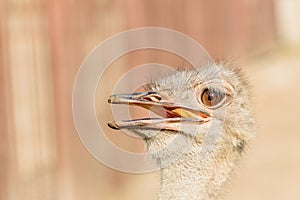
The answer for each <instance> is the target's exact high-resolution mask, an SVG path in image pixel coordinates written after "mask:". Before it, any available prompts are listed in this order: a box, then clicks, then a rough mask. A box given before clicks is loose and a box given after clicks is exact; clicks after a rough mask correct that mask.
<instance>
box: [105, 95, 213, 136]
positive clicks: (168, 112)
mask: <svg viewBox="0 0 300 200" xmlns="http://www.w3.org/2000/svg"><path fill="white" fill-rule="evenodd" d="M108 103H111V104H128V105H136V106H140V107H143V108H146V109H148V110H151V111H152V112H154V113H156V114H158V115H159V116H161V118H142V119H133V120H122V121H113V122H109V123H108V126H109V127H110V128H112V129H117V130H120V129H126V128H127V129H129V128H136V127H139V128H147V129H159V130H170V131H178V130H179V128H180V125H181V124H183V123H184V124H188V123H189V124H203V123H205V122H207V121H209V120H210V118H211V117H210V114H209V113H208V112H206V111H200V110H196V109H193V108H190V107H184V106H182V105H179V104H176V103H174V102H170V101H168V100H167V99H166V98H164V96H163V95H161V94H160V93H159V92H145V93H133V94H115V95H112V96H110V98H109V99H108Z"/></svg>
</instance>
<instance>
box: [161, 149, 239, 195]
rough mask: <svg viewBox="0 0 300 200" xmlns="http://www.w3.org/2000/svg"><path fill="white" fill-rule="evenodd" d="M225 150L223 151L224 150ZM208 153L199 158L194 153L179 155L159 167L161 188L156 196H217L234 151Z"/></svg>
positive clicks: (230, 165)
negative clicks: (169, 163) (179, 156)
mask: <svg viewBox="0 0 300 200" xmlns="http://www.w3.org/2000/svg"><path fill="white" fill-rule="evenodd" d="M225 152H226V151H225ZM226 153H227V155H224V151H222V156H221V155H220V152H219V154H214V155H208V156H207V157H205V158H204V159H202V160H200V159H199V157H197V155H193V157H192V158H191V154H186V155H183V156H182V157H181V158H180V159H179V160H177V161H176V162H175V163H173V164H171V165H169V166H167V167H165V168H163V169H162V170H161V188H160V194H159V198H158V199H160V200H165V199H172V200H176V199H189V200H194V199H195V200H196V199H197V200H203V199H205V200H208V199H209V200H212V199H218V197H219V195H220V193H221V189H222V187H223V186H224V184H225V183H226V182H227V180H228V179H229V177H230V173H231V171H232V169H233V167H234V166H235V162H236V160H237V159H238V158H239V157H240V154H239V153H237V152H232V151H231V152H226Z"/></svg>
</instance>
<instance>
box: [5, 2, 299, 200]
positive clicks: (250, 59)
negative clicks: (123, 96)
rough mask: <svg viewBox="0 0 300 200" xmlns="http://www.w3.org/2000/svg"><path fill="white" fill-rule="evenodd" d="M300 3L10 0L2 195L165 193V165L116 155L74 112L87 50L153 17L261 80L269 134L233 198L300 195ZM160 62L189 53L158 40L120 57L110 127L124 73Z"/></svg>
mask: <svg viewBox="0 0 300 200" xmlns="http://www.w3.org/2000/svg"><path fill="white" fill-rule="evenodd" d="M299 10H300V1H298V0H264V1H261V0H228V1H218V0H211V1H205V0H189V1H180V0H164V1H159V0H152V1H150V0H148V1H147V0H127V1H123V0H112V1H109V0H87V1H75V0H68V1H61V0H1V2H0V165H1V167H0V200H2V199H3V200H20V199H22V200H40V199H45V200H47V199H48V200H59V199H61V200H82V199H91V200H94V199H95V200H96V199H107V200H115V199H124V200H134V199H146V200H151V199H155V198H156V194H157V192H158V188H159V174H158V173H150V174H141V175H135V174H126V173H122V172H118V171H115V170H112V169H110V168H108V167H105V166H104V165H102V164H101V163H99V162H98V161H97V160H95V159H94V158H93V157H92V156H91V155H90V154H89V153H88V152H87V151H86V149H85V148H84V146H83V145H82V143H81V142H80V140H79V137H78V135H77V133H76V130H75V126H74V123H73V118H72V88H73V83H74V80H75V76H76V73H77V70H78V69H79V66H80V64H81V63H82V62H83V60H84V58H85V57H86V56H87V54H88V53H89V52H90V51H91V50H92V49H93V48H94V47H95V46H96V45H97V44H99V43H100V42H102V41H104V40H105V39H107V38H108V37H110V36H112V35H114V34H117V33H119V32H121V31H125V30H128V29H132V28H142V27H145V26H157V27H164V28H170V29H174V30H177V31H180V32H182V33H185V34H187V35H188V36H190V37H192V38H194V39H195V40H196V41H197V42H199V43H200V44H202V45H203V46H204V47H205V48H206V50H207V51H208V52H209V53H210V55H211V56H212V57H213V58H214V59H217V60H224V59H225V60H226V59H228V60H230V61H232V60H234V63H235V64H236V65H238V66H241V67H242V68H243V69H244V70H245V71H246V74H247V76H248V77H249V79H250V82H251V83H252V86H253V97H254V98H253V99H254V104H255V105H254V106H255V111H256V116H257V127H258V128H257V129H258V131H257V138H256V140H255V141H254V142H253V143H252V144H251V146H250V148H249V150H248V153H247V156H246V157H245V159H244V160H243V161H242V163H241V165H240V167H239V170H238V173H237V175H235V176H234V178H233V181H232V182H231V183H230V185H229V186H228V188H227V189H226V190H227V192H226V196H225V199H226V200H238V199H243V200H253V199H255V200H265V199H272V200H279V199H280V200H281V199H300V170H299V169H300V123H299V114H300V106H299V102H300V89H299V85H300V78H299V76H300V12H299ZM175 42H176V41H175ZM150 62H156V63H162V64H167V65H169V66H171V67H175V68H176V67H178V66H180V65H182V64H184V62H183V61H182V59H181V58H178V57H176V56H174V55H172V54H169V53H166V52H160V51H154V50H143V51H136V52H132V53H130V54H128V55H125V56H123V57H121V58H120V59H118V60H117V61H116V62H115V63H113V64H112V66H111V67H110V68H109V70H107V71H106V75H105V76H104V77H103V78H102V79H101V80H100V82H99V87H98V90H97V98H96V99H97V104H96V106H97V115H98V119H99V123H100V124H103V126H104V127H105V128H106V125H105V124H106V122H107V121H108V120H112V115H111V107H110V105H108V104H106V103H99V102H101V101H103V102H106V99H107V97H108V96H109V95H110V94H111V92H112V91H113V88H114V85H115V84H116V82H117V81H118V79H119V78H120V77H121V76H122V74H124V73H125V72H127V71H128V70H129V69H132V68H133V67H134V66H137V65H140V64H145V63H150ZM140 75H141V76H146V75H147V74H140ZM128 84H130V83H128ZM105 131H106V134H107V136H108V138H110V139H111V141H112V143H114V144H116V145H117V146H119V147H120V148H123V149H126V150H128V151H133V152H142V151H143V149H144V146H143V143H142V142H141V141H140V140H138V139H135V138H131V137H128V136H126V135H125V134H116V133H115V132H113V131H111V130H109V128H106V129H105ZM106 153H107V154H108V155H109V156H112V157H113V156H115V155H110V152H106ZM115 159H118V158H117V157H116V158H115Z"/></svg>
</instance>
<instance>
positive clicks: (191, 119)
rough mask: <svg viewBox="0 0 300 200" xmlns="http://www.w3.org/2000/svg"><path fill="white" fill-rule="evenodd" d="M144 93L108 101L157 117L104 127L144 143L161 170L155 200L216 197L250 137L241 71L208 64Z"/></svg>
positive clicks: (248, 106) (246, 94)
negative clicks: (126, 134)
mask: <svg viewBox="0 0 300 200" xmlns="http://www.w3.org/2000/svg"><path fill="white" fill-rule="evenodd" d="M145 90H146V92H143V93H133V94H114V95H112V96H110V98H109V100H108V102H109V103H112V104H129V105H136V106H140V107H143V108H146V109H148V110H151V111H152V112H153V113H156V114H157V115H159V116H160V117H159V118H143V119H133V120H124V121H112V122H109V123H108V126H109V127H110V128H113V129H117V130H120V129H126V130H129V131H131V132H133V133H135V134H137V135H139V136H140V137H142V138H143V140H144V141H145V142H146V144H147V147H148V149H149V154H151V156H152V157H153V158H154V159H155V160H156V161H157V163H158V165H159V166H160V167H161V183H160V184H161V187H160V192H159V195H158V199H198V200H199V199H200V200H202V199H206V200H208V199H210V200H211V199H219V198H220V196H222V195H221V194H222V188H223V187H224V186H225V184H226V183H227V182H228V180H229V179H230V175H231V174H232V170H233V169H234V168H235V166H236V165H237V162H238V160H239V159H240V158H241V157H242V155H243V153H244V151H245V147H246V146H247V144H248V142H249V140H250V139H252V138H253V136H254V130H253V129H254V117H253V114H252V111H251V101H250V94H249V88H248V84H247V81H246V80H245V78H244V76H243V75H242V73H241V70H239V69H235V68H233V67H231V66H228V65H226V64H224V63H210V64H208V65H206V66H202V67H200V68H197V69H194V70H187V69H183V70H177V71H175V72H173V73H172V74H169V75H167V76H165V77H161V78H158V79H157V80H154V81H152V82H151V83H150V84H147V85H146V86H145Z"/></svg>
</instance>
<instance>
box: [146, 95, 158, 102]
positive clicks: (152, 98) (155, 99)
mask: <svg viewBox="0 0 300 200" xmlns="http://www.w3.org/2000/svg"><path fill="white" fill-rule="evenodd" d="M142 99H143V100H145V101H152V102H159V101H160V100H161V97H160V96H158V95H154V94H152V95H147V96H145V97H143V98H142Z"/></svg>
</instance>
